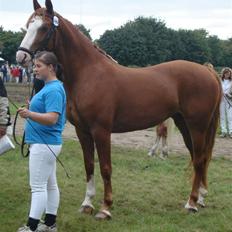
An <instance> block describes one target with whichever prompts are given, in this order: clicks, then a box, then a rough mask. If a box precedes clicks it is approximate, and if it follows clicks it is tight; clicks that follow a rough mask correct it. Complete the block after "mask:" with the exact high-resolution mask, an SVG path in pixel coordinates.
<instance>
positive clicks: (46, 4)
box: [45, 0, 53, 15]
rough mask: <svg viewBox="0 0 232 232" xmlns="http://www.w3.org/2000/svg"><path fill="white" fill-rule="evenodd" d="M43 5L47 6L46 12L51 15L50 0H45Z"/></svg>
mask: <svg viewBox="0 0 232 232" xmlns="http://www.w3.org/2000/svg"><path fill="white" fill-rule="evenodd" d="M45 6H46V8H47V11H48V13H49V14H51V15H53V5H52V2H51V0H46V2H45Z"/></svg>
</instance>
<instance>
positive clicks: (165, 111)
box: [16, 0, 221, 219]
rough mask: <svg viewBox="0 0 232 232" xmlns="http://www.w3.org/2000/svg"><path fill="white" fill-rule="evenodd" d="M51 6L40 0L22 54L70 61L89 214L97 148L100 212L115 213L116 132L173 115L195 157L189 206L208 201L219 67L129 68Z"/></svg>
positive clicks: (70, 102) (70, 95) (24, 59)
mask: <svg viewBox="0 0 232 232" xmlns="http://www.w3.org/2000/svg"><path fill="white" fill-rule="evenodd" d="M45 5H46V7H45V8H41V7H40V5H39V3H38V2H37V0H34V10H35V11H34V12H33V14H32V15H31V17H30V18H29V20H28V22H27V33H26V35H25V37H24V39H23V41H22V43H21V46H20V48H19V50H18V52H17V54H16V59H17V61H18V63H20V64H22V65H27V64H28V63H29V61H30V60H31V59H32V56H33V53H35V52H36V51H38V50H42V49H47V50H50V51H53V52H54V53H55V54H56V56H57V57H58V59H59V61H60V63H61V64H62V66H63V69H64V87H65V90H66V93H67V117H68V119H69V121H70V122H71V123H72V124H73V125H74V126H75V128H76V133H77V135H78V138H79V140H80V143H81V146H82V149H83V155H84V162H85V169H86V177H87V187H86V195H85V199H84V201H83V203H82V206H81V211H82V212H87V213H90V212H91V211H92V209H93V205H92V198H93V197H94V195H95V185H94V150H95V147H96V149H97V153H98V157H99V163H100V170H101V175H102V178H103V183H104V200H103V203H102V205H101V209H100V211H99V212H98V213H97V215H96V217H97V218H101V219H104V218H110V217H111V213H110V207H111V205H112V202H113V200H112V186H111V174H112V166H111V141H110V140H111V133H117V132H119V133H121V132H127V131H134V130H140V129H145V128H149V127H151V126H154V125H157V124H159V123H161V122H162V121H164V120H166V119H167V118H169V117H172V118H173V119H174V122H175V124H176V126H177V127H178V128H179V130H180V132H181V133H182V135H183V138H184V141H185V144H186V146H187V148H188V150H189V152H190V154H191V159H192V164H193V167H194V177H193V182H192V191H191V193H190V196H189V199H188V201H187V204H186V205H185V207H186V208H187V209H189V210H193V211H197V201H198V196H200V199H202V196H203V195H204V194H205V193H206V187H207V169H208V164H209V160H210V158H211V155H212V148H213V144H214V138H215V133H216V128H217V123H218V115H219V104H220V99H221V86H220V82H219V80H218V78H217V76H216V74H215V72H214V71H213V70H210V69H208V68H207V67H205V66H203V65H199V64H196V63H193V62H188V61H182V60H178V61H172V62H167V63H162V64H159V65H155V66H151V67H146V68H127V67H123V66H121V65H119V64H117V63H116V62H113V61H112V59H109V57H108V56H106V55H105V54H103V53H102V52H100V50H99V49H97V48H96V47H94V46H93V44H92V43H91V41H90V40H88V39H87V37H86V36H84V35H83V34H82V33H81V32H80V31H79V30H78V29H77V28H76V27H75V26H74V25H73V24H72V23H70V22H69V21H68V20H66V19H64V18H63V17H62V16H61V15H59V14H57V13H56V12H54V11H53V5H52V2H51V0H46V3H45ZM200 203H201V202H200ZM201 205H203V201H202V204H201Z"/></svg>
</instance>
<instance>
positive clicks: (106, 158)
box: [93, 128, 113, 219]
mask: <svg viewBox="0 0 232 232" xmlns="http://www.w3.org/2000/svg"><path fill="white" fill-rule="evenodd" d="M93 137H94V141H95V144H96V148H97V153H98V157H99V163H100V171H101V176H102V179H103V183H104V199H103V203H102V205H101V208H100V210H99V212H98V213H97V214H96V216H95V217H96V219H111V217H112V216H111V213H110V207H111V206H112V204H113V200H112V186H111V174H112V167H111V144H110V138H111V133H110V131H108V130H106V129H102V128H98V129H95V130H94V132H93Z"/></svg>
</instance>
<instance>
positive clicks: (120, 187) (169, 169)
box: [0, 141, 232, 232]
mask: <svg viewBox="0 0 232 232" xmlns="http://www.w3.org/2000/svg"><path fill="white" fill-rule="evenodd" d="M146 152H147V151H145V150H131V149H124V148H118V147H113V149H112V163H113V176H112V185H113V199H114V204H113V207H112V210H111V213H112V215H113V218H112V220H111V221H104V222H99V221H96V220H95V219H94V217H93V216H86V215H82V214H80V213H79V212H78V209H79V206H80V204H81V203H82V201H83V198H84V194H85V171H84V165H83V158H82V153H81V149H80V145H79V144H78V143H76V142H75V141H65V143H64V148H63V151H62V155H61V157H60V158H61V159H62V161H63V162H64V164H65V166H66V168H67V169H68V171H69V173H70V175H71V179H68V178H66V176H65V173H64V172H63V169H62V168H61V167H60V165H58V181H59V186H60V190H61V204H60V209H59V214H58V215H59V216H58V227H59V232H87V231H101V232H102V231H107V232H108V231H110V232H119V231H120V232H127V231H128V232H134V231H135V232H137V231H138V232H150V231H155V232H156V231H162V232H175V231H176V232H182V231H183V232H186V231H187V232H207V231H210V232H215V231H223V232H224V231H232V220H231V219H232V217H231V215H232V214H231V213H232V204H231V200H232V183H231V182H232V181H231V180H232V178H231V170H232V168H231V166H232V163H231V161H229V160H225V159H223V158H220V159H214V160H212V162H211V164H210V168H209V195H208V197H207V199H206V203H207V208H205V209H200V210H199V213H197V214H189V213H187V212H186V211H185V210H184V208H183V206H184V204H185V203H186V200H187V198H188V195H189V193H190V187H191V186H190V178H189V176H190V171H189V170H188V164H189V156H187V155H183V156H179V155H175V154H171V155H170V158H169V159H168V160H167V161H162V160H159V159H155V158H154V159H153V158H148V157H147V155H146ZM0 164H1V165H0V177H1V189H0V215H1V217H0V228H1V229H0V231H1V232H3V231H4V232H12V231H16V230H17V228H18V227H19V226H21V225H22V224H23V223H25V222H26V220H27V214H28V210H29V204H30V190H29V185H28V167H27V166H28V159H24V158H22V157H20V155H19V150H16V151H13V152H9V153H7V154H5V155H3V156H1V157H0ZM95 164H96V165H95V166H96V171H95V176H96V189H97V194H96V197H95V200H94V205H95V207H96V211H95V212H97V209H99V206H100V202H101V200H102V194H103V192H102V190H103V186H102V180H101V177H100V174H99V173H100V172H99V163H98V160H97V158H96V162H95Z"/></svg>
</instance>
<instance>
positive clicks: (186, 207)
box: [185, 202, 198, 213]
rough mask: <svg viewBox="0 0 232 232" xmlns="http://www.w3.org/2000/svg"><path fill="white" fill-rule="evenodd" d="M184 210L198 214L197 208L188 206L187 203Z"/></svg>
mask: <svg viewBox="0 0 232 232" xmlns="http://www.w3.org/2000/svg"><path fill="white" fill-rule="evenodd" d="M185 209H187V210H188V211H189V212H190V213H197V212H198V209H197V207H196V206H192V205H190V204H189V202H187V203H186V205H185Z"/></svg>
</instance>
